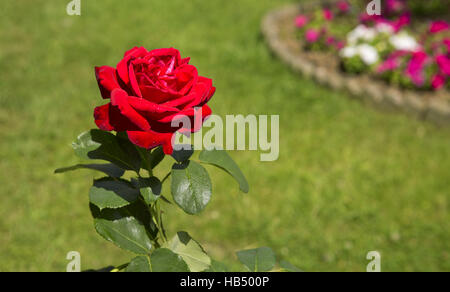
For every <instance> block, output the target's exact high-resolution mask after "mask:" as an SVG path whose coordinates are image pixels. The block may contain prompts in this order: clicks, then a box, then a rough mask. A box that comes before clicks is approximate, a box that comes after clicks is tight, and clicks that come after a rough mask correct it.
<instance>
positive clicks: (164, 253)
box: [150, 248, 189, 272]
mask: <svg viewBox="0 0 450 292" xmlns="http://www.w3.org/2000/svg"><path fill="white" fill-rule="evenodd" d="M150 262H151V269H150V270H151V271H152V272H189V268H188V265H187V264H186V263H185V262H184V260H183V259H182V258H181V257H180V256H179V255H177V254H176V253H174V252H172V251H171V250H170V249H167V248H158V249H157V250H155V251H154V252H153V253H152V255H151V257H150Z"/></svg>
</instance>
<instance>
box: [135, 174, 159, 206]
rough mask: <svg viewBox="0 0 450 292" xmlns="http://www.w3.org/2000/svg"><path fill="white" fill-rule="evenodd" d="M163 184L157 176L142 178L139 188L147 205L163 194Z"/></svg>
mask: <svg viewBox="0 0 450 292" xmlns="http://www.w3.org/2000/svg"><path fill="white" fill-rule="evenodd" d="M161 188H162V184H161V182H160V181H159V179H158V178H156V177H150V178H140V179H139V190H140V193H141V196H142V197H143V198H144V201H145V202H146V203H147V205H150V204H153V203H154V202H156V201H157V200H158V199H159V197H160V196H161Z"/></svg>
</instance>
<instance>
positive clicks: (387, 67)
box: [377, 58, 399, 73]
mask: <svg viewBox="0 0 450 292" xmlns="http://www.w3.org/2000/svg"><path fill="white" fill-rule="evenodd" d="M398 66H399V64H398V62H397V58H388V59H386V60H385V61H384V62H383V63H381V64H380V66H378V68H377V72H378V73H384V72H386V71H392V70H395V69H397V68H398Z"/></svg>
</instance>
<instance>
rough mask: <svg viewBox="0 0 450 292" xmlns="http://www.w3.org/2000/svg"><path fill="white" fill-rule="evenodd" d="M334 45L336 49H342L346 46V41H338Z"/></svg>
mask: <svg viewBox="0 0 450 292" xmlns="http://www.w3.org/2000/svg"><path fill="white" fill-rule="evenodd" d="M334 46H335V47H336V49H338V50H342V49H343V48H344V47H345V42H344V41H337V42H336V43H335V44H334Z"/></svg>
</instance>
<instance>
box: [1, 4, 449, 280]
mask: <svg viewBox="0 0 450 292" xmlns="http://www.w3.org/2000/svg"><path fill="white" fill-rule="evenodd" d="M68 2H69V0H67V1H56V0H16V1H13V0H7V1H2V4H1V10H2V12H1V17H0V27H1V30H0V68H1V71H0V190H1V196H2V201H1V204H0V215H1V217H0V271H14V270H20V271H64V270H65V266H66V264H67V262H68V261H67V260H66V259H65V257H66V254H67V252H69V251H71V250H75V251H79V252H80V253H81V256H82V268H83V269H86V268H94V267H95V268H100V267H103V266H106V265H110V264H116V265H117V264H121V263H123V262H125V261H126V260H127V259H129V258H130V255H129V254H127V253H126V252H123V251H121V250H120V249H118V248H116V247H115V246H113V245H112V244H110V243H108V242H106V241H104V240H103V239H102V238H100V237H99V236H98V235H97V234H96V233H95V231H94V228H93V225H92V219H91V216H90V213H89V210H88V196H87V194H88V190H89V187H90V184H91V180H92V178H93V176H94V174H93V173H92V172H88V171H80V172H74V173H69V174H66V175H54V174H53V170H54V169H55V168H57V167H60V166H66V165H70V164H73V163H76V162H78V160H77V159H76V157H75V155H74V154H73V152H72V150H71V147H70V143H71V141H72V140H73V139H74V138H75V137H76V136H77V135H78V134H79V133H80V132H82V131H84V130H86V129H89V128H93V127H94V122H93V118H92V111H93V108H94V106H96V105H100V104H102V102H103V101H102V100H101V97H100V94H99V92H98V89H97V85H96V82H95V77H94V73H93V67H94V66H95V65H115V64H116V63H117V62H118V61H119V59H120V57H121V56H122V54H123V52H124V51H125V50H127V49H129V48H131V47H133V46H135V45H143V46H145V47H147V48H159V47H170V46H173V47H176V48H179V49H180V50H181V52H182V54H183V55H184V56H191V57H192V62H191V63H192V64H194V65H196V66H197V67H198V68H199V70H200V73H201V74H202V75H205V76H208V77H211V78H213V79H214V82H215V85H216V86H217V93H216V95H215V96H214V98H213V99H212V101H211V106H212V108H213V110H214V112H215V113H216V114H219V115H222V116H224V115H226V114H244V115H246V114H279V115H280V158H279V160H278V161H276V162H270V163H267V162H266V163H263V162H260V161H259V153H258V152H233V153H231V155H232V156H233V157H234V158H235V160H236V161H237V162H238V164H239V165H240V166H241V167H242V169H243V171H244V173H245V174H246V175H247V176H248V180H249V183H250V185H251V191H250V193H249V194H248V195H243V194H241V193H239V192H238V190H237V186H236V184H235V182H234V181H233V180H232V179H231V178H229V177H228V176H227V175H225V174H222V173H221V172H220V171H216V170H214V169H212V168H210V170H211V172H212V175H213V182H214V195H213V200H212V202H211V203H210V205H209V206H208V207H207V209H206V210H205V211H204V212H203V213H202V214H201V215H200V216H195V217H193V216H188V215H185V214H183V213H181V211H178V210H177V209H176V208H174V207H171V206H165V210H166V212H167V216H168V218H167V221H168V222H167V224H168V226H167V227H168V229H169V231H171V232H172V233H173V232H175V231H177V230H187V231H189V232H190V233H191V234H192V236H193V237H194V238H196V239H197V240H198V241H200V242H202V243H204V246H205V248H206V249H207V251H209V253H210V254H211V255H212V256H213V257H215V258H217V259H218V260H222V261H224V262H226V263H228V264H232V263H233V262H234V261H235V259H236V257H235V255H234V252H235V251H236V250H239V249H244V248H249V247H258V246H270V247H272V248H273V249H274V250H275V251H276V253H277V255H278V256H279V257H281V258H284V259H287V260H289V261H291V262H292V263H293V264H295V265H297V266H299V267H300V268H301V269H303V270H306V271H330V270H333V271H334V270H337V271H365V266H366V264H367V263H368V261H367V260H366V259H365V257H366V254H367V252H368V251H372V250H377V251H380V252H381V254H382V270H383V271H418V270H422V271H437V270H440V271H443V270H446V271H450V214H449V199H450V131H449V130H448V129H438V128H436V127H435V126H433V125H430V124H427V123H424V122H420V121H416V120H414V119H411V118H409V117H407V116H404V115H402V114H386V113H382V112H379V111H377V110H374V109H372V108H369V107H367V106H364V105H362V104H361V103H360V102H358V101H356V100H353V99H351V98H348V96H347V94H346V93H345V92H333V91H330V90H329V89H326V88H322V87H320V86H319V85H317V84H315V83H314V82H313V81H310V80H305V79H301V78H300V77H299V76H297V75H295V74H293V73H292V72H290V71H289V70H288V69H287V68H286V67H285V66H283V64H281V63H280V62H279V61H278V60H276V59H274V58H273V57H272V55H271V54H270V53H269V52H268V50H267V48H266V47H265V45H264V42H263V41H262V39H261V36H260V32H259V24H260V20H261V18H262V16H263V15H264V14H265V13H266V12H268V11H269V10H270V9H272V8H275V7H278V6H280V5H281V4H283V3H287V2H294V1H286V0H285V1H273V0H228V1H225V0H223V1H218V0H209V1H204V0H203V1H200V0H190V1H186V0H171V1H156V0H155V1H149V0H134V1H118V0H117V1H112V0H97V1H87V0H82V4H83V7H82V13H83V15H82V16H80V17H69V16H67V15H66V14H65V5H66V4H67V3H68ZM169 162H170V159H167V160H166V161H165V162H164V164H163V166H162V168H165V167H169V166H170V165H169ZM159 174H162V172H160V173H159ZM165 191H166V192H167V188H166V190H165ZM234 267H235V266H234Z"/></svg>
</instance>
